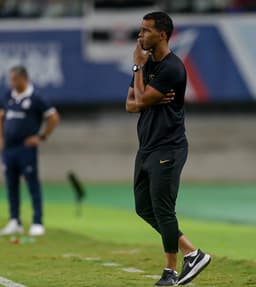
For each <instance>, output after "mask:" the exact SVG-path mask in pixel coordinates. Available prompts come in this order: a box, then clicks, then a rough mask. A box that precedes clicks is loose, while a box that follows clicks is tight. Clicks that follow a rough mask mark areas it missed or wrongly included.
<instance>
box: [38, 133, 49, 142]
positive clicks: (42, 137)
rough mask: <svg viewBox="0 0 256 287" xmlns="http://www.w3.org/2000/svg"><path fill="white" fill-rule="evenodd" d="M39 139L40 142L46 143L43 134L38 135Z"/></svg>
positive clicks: (45, 137)
mask: <svg viewBox="0 0 256 287" xmlns="http://www.w3.org/2000/svg"><path fill="white" fill-rule="evenodd" d="M39 138H40V140H41V141H46V140H47V136H46V135H44V134H40V135H39Z"/></svg>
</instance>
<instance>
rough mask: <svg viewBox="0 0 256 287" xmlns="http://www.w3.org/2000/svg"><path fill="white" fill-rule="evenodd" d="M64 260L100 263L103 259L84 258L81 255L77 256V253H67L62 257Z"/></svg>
mask: <svg viewBox="0 0 256 287" xmlns="http://www.w3.org/2000/svg"><path fill="white" fill-rule="evenodd" d="M62 257H63V258H77V259H80V260H83V261H100V260H101V258H100V257H82V256H81V255H79V254H75V253H66V254H63V255H62Z"/></svg>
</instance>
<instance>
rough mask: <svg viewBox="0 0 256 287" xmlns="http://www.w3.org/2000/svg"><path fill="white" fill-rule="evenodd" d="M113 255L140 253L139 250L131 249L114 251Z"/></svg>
mask: <svg viewBox="0 0 256 287" xmlns="http://www.w3.org/2000/svg"><path fill="white" fill-rule="evenodd" d="M112 253H113V254H137V253H140V250H139V249H130V250H114V251H112Z"/></svg>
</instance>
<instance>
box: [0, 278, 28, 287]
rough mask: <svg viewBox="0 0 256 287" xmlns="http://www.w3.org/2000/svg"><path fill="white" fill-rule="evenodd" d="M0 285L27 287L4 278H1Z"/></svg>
mask: <svg viewBox="0 0 256 287" xmlns="http://www.w3.org/2000/svg"><path fill="white" fill-rule="evenodd" d="M0 285H2V286H5V287H27V286H25V285H22V284H19V283H16V282H13V281H11V280H9V279H7V278H4V277H0Z"/></svg>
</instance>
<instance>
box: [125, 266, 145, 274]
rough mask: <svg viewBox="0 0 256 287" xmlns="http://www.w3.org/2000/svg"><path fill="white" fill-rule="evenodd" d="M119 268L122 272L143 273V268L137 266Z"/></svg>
mask: <svg viewBox="0 0 256 287" xmlns="http://www.w3.org/2000/svg"><path fill="white" fill-rule="evenodd" d="M121 270H122V271H124V272H128V273H144V271H143V270H141V269H137V268H133V267H130V268H122V269H121Z"/></svg>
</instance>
